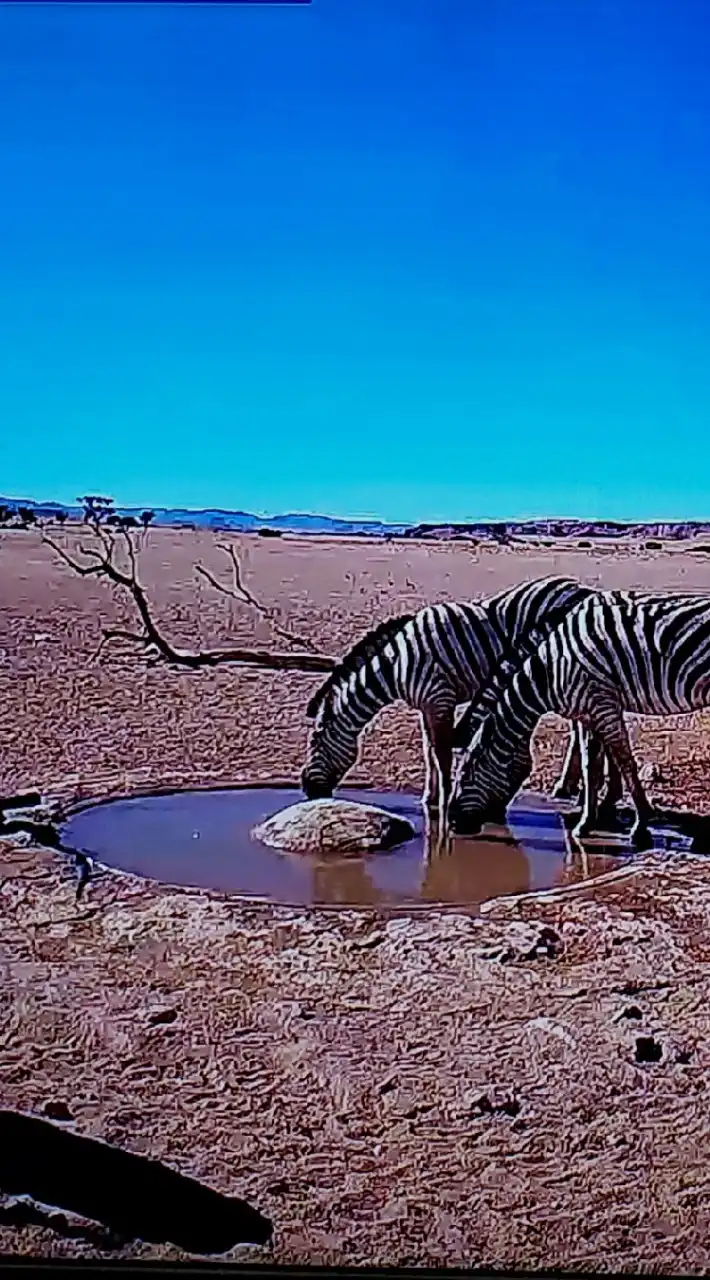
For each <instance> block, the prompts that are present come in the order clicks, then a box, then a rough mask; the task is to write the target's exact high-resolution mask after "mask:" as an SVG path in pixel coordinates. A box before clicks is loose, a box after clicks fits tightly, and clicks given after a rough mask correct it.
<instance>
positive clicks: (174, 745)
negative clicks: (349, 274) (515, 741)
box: [0, 529, 710, 1274]
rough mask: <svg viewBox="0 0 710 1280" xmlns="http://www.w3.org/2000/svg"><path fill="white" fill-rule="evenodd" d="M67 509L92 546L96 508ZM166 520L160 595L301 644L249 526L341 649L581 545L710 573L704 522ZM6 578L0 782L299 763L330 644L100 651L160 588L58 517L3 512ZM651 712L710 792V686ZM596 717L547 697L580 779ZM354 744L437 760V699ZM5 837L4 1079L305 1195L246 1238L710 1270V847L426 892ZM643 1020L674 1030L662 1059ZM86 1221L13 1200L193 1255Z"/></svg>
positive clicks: (150, 546) (280, 1190) (98, 1129)
mask: <svg viewBox="0 0 710 1280" xmlns="http://www.w3.org/2000/svg"><path fill="white" fill-rule="evenodd" d="M51 532H52V536H53V537H55V538H56V539H57V541H58V542H60V543H61V544H62V545H63V546H66V547H67V548H68V549H70V550H71V552H72V554H74V553H75V552H76V547H77V544H78V542H79V541H81V540H83V541H86V540H87V537H86V535H82V537H81V538H79V537H78V535H77V532H76V531H75V530H72V529H67V530H65V531H64V532H60V531H58V530H54V529H53V530H52V531H51ZM136 542H137V544H138V545H139V546H140V547H141V550H140V559H139V572H140V577H141V581H142V582H143V585H144V587H145V589H146V592H147V595H148V598H149V600H150V602H151V606H152V609H153V613H154V616H155V619H156V621H158V622H159V624H160V626H161V628H162V630H163V631H164V632H165V634H166V635H167V636H169V638H170V639H171V641H172V642H173V643H175V644H176V645H178V646H180V645H182V646H185V647H190V648H197V647H200V646H203V647H205V648H218V647H220V646H222V645H224V646H226V645H235V644H240V645H244V646H245V647H249V646H253V647H255V648H260V649H263V648H273V649H278V650H282V651H283V650H284V648H285V647H286V646H285V644H284V642H283V640H281V639H278V638H275V637H274V635H273V633H272V630H271V628H270V626H269V624H268V622H267V621H265V620H264V619H263V618H260V617H259V615H258V614H257V613H256V612H255V611H254V610H253V609H250V608H249V607H248V606H246V605H243V604H239V603H237V602H236V601H233V600H230V599H228V598H227V597H226V596H224V595H222V594H220V593H219V592H217V591H215V590H214V589H213V588H212V587H210V586H209V584H208V583H207V582H206V581H205V580H204V579H200V578H197V577H196V576H195V572H194V569H195V565H196V564H197V563H201V564H203V565H204V566H205V567H207V568H208V569H209V570H210V571H211V572H212V573H213V574H214V575H215V576H217V577H219V578H220V579H221V580H223V581H224V582H225V584H226V585H229V582H230V575H229V562H228V560H227V558H226V556H225V555H224V553H223V552H221V551H220V549H219V545H218V544H220V543H225V542H228V543H230V544H231V545H232V546H234V547H235V548H236V550H237V554H238V556H239V560H240V563H241V566H242V571H243V577H244V581H245V583H246V584H247V585H248V587H249V589H250V591H252V592H253V594H254V595H255V596H257V597H258V599H259V601H260V602H261V603H262V604H263V605H264V606H266V607H267V608H268V609H271V610H274V611H275V613H276V614H277V616H278V621H279V624H280V625H281V626H282V627H287V628H290V629H292V630H293V631H294V632H297V633H298V634H300V635H302V636H303V635H305V636H307V637H309V638H310V639H311V640H313V641H314V642H315V643H316V644H317V645H318V648H319V649H320V650H321V651H322V652H323V653H326V654H333V655H338V654H340V653H341V652H343V650H344V649H346V648H347V647H348V646H349V645H350V644H351V643H352V642H353V641H354V640H356V639H357V638H358V636H359V635H360V634H361V633H362V631H363V630H365V629H367V628H368V627H369V626H371V625H373V624H374V623H375V622H377V621H378V620H381V619H383V618H385V617H386V616H388V615H391V614H396V613H400V612H403V611H413V610H414V609H416V608H418V607H420V606H421V605H422V604H424V603H427V602H432V601H438V600H446V599H466V598H470V597H472V596H476V595H480V594H484V593H488V592H491V591H495V590H497V589H500V588H501V587H504V586H507V585H512V584H513V583H515V582H518V581H520V580H522V579H523V578H532V577H537V576H541V575H544V574H548V573H565V574H567V573H569V574H571V575H573V576H576V577H578V578H579V579H580V580H582V581H584V582H588V583H590V584H597V583H598V584H601V585H603V586H610V587H611V586H644V587H651V586H653V587H658V589H666V588H684V589H699V590H707V591H708V592H710V555H709V554H707V552H706V551H703V550H702V549H700V550H695V549H694V547H693V544H692V543H684V544H666V545H664V547H663V549H661V550H653V551H651V550H646V549H643V548H642V547H639V546H635V545H633V544H631V543H627V544H623V543H608V544H607V543H602V542H597V543H594V544H593V545H592V546H591V547H587V548H584V549H582V548H579V547H577V546H576V545H574V544H562V543H560V544H558V545H550V546H546V547H542V546H532V545H529V546H518V545H515V546H506V547H501V546H495V545H493V544H490V545H489V544H480V545H477V546H474V545H472V544H469V543H466V542H463V541H461V542H458V541H457V542H436V543H434V542H431V543H427V542H416V541H411V542H410V541H406V540H399V541H397V540H395V541H392V542H388V543H384V542H375V541H370V540H366V539H349V540H340V539H337V540H336V539H327V538H313V539H306V538H297V537H289V536H285V537H283V538H280V539H273V540H270V539H261V538H259V537H256V536H237V535H220V536H219V537H215V536H214V535H213V534H211V533H209V532H207V531H177V530H160V529H151V530H149V531H148V532H147V534H145V535H144V534H140V535H137V536H136ZM0 591H1V596H0V747H1V752H0V775H1V776H0V792H2V793H5V794H8V793H12V792H16V791H25V790H28V789H31V788H37V789H38V790H40V791H41V792H42V793H43V794H49V795H53V796H59V797H62V798H65V799H67V800H68V799H76V798H82V797H83V798H88V797H92V796H96V797H98V796H104V795H108V794H111V793H117V794H122V793H129V794H130V793H131V792H135V791H141V790H144V789H147V788H150V787H160V786H169V785H181V784H183V783H184V784H185V785H208V784H213V783H214V784H217V785H219V784H228V783H233V782H239V781H248V780H250V779H254V780H262V781H263V780H267V779H272V778H273V779H285V778H294V777H295V776H297V773H298V771H299V770H300V767H301V765H302V763H303V760H304V756H305V750H306V742H307V725H306V722H305V718H304V707H305V704H306V701H307V698H308V695H309V693H310V691H312V690H313V689H314V688H315V686H316V684H317V683H318V679H319V678H318V677H317V676H312V675H310V676H309V675H305V674H301V673H281V672H275V671H265V670H258V669H249V668H246V667H238V666H228V667H222V668H219V669H216V670H205V671H200V672H194V673H193V672H185V671H175V670H173V669H169V668H167V667H166V666H164V665H154V666H151V665H148V664H147V663H146V660H145V656H144V655H143V654H142V653H141V651H140V650H139V649H131V648H130V647H128V646H126V645H122V646H118V647H116V648H114V649H106V650H104V652H103V653H102V654H101V656H100V657H99V659H98V660H97V659H95V656H94V655H95V654H96V651H97V649H98V646H99V642H100V639H101V628H102V626H127V627H134V626H135V616H134V614H133V611H132V606H131V602H130V600H127V599H125V598H123V597H122V596H121V593H120V592H119V591H117V589H116V588H115V587H113V586H112V585H111V584H109V583H107V582H105V581H103V580H99V579H97V578H91V577H89V578H80V577H78V576H77V575H76V574H75V573H73V572H72V570H71V569H70V568H69V567H68V566H67V565H65V564H62V563H61V562H60V561H59V559H58V557H57V556H56V554H55V553H54V552H53V551H52V550H51V549H50V548H49V547H47V546H46V545H44V544H43V543H42V541H41V537H40V535H39V533H38V532H37V531H32V530H28V531H21V530H7V531H4V532H2V533H0ZM631 729H632V738H633V742H634V745H635V747H636V750H637V754H638V759H639V763H640V764H642V765H653V766H655V768H654V770H653V781H652V783H651V785H650V788H649V789H650V794H651V796H652V798H653V799H654V801H656V802H658V803H659V804H662V805H668V806H673V807H681V806H688V807H690V808H692V809H693V810H694V811H696V812H698V813H708V812H710V782H709V781H708V775H709V769H708V765H709V763H710V714H702V715H697V716H694V717H687V718H681V717H674V718H668V719H666V720H656V721H653V720H648V721H646V720H641V721H632V722H631ZM563 742H564V738H563V729H562V726H561V725H560V724H559V723H555V722H554V721H552V722H549V723H548V722H545V723H544V724H543V725H542V726H541V728H540V730H539V732H538V734H537V735H536V770H535V775H534V777H533V779H532V780H531V784H530V785H531V786H534V787H540V788H545V787H547V786H548V785H549V784H550V782H551V781H552V780H553V778H554V776H555V775H556V773H557V771H558V770H559V767H560V763H561V754H562V751H563ZM352 778H353V780H354V781H358V780H361V781H367V782H371V783H376V784H377V785H378V786H381V787H386V788H396V787H403V786H415V787H416V786H419V785H421V782H422V759H421V746H420V735H419V727H418V722H417V719H416V717H415V716H414V715H413V714H412V713H411V712H407V711H405V710H404V709H402V708H397V709H394V710H393V709H390V710H388V711H386V712H385V713H384V714H383V715H382V716H381V717H380V718H379V719H378V720H377V721H376V723H375V725H374V726H373V727H372V728H371V729H370V730H369V731H368V732H367V733H366V735H365V738H364V741H363V749H362V753H361V759H360V763H359V766H358V769H357V771H354V773H353V775H352ZM640 861H641V860H640ZM0 863H1V865H0V902H1V903H2V907H1V910H2V937H1V940H0V959H1V962H2V972H3V981H2V986H1V988H0V1017H1V1021H0V1082H1V1084H0V1097H1V1099H2V1105H3V1106H6V1107H17V1108H19V1109H22V1110H30V1111H34V1112H36V1113H38V1114H43V1113H44V1111H45V1108H46V1107H47V1105H48V1104H51V1103H55V1104H56V1103H57V1102H59V1103H62V1104H65V1105H66V1107H67V1108H68V1110H69V1112H70V1113H71V1116H72V1117H73V1120H74V1122H75V1125H76V1128H77V1131H79V1132H81V1133H86V1134H89V1135H94V1136H98V1137H103V1138H105V1139H107V1140H109V1141H114V1142H117V1143H120V1144H121V1145H123V1146H125V1147H127V1148H129V1149H131V1150H134V1151H137V1152H139V1153H144V1154H150V1155H153V1156H156V1157H158V1158H160V1159H163V1160H165V1161H166V1162H167V1163H169V1164H172V1165H173V1166H174V1167H175V1168H177V1169H179V1170H180V1171H181V1172H184V1173H188V1174H190V1175H192V1176H195V1177H199V1178H202V1179H204V1180H205V1181H206V1182H208V1183H210V1185H212V1186H214V1187H215V1188H217V1189H218V1190H221V1191H223V1192H226V1193H230V1194H234V1195H241V1196H244V1197H245V1198H246V1199H248V1200H249V1201H250V1202H251V1203H252V1204H254V1205H256V1207H258V1208H259V1209H260V1210H261V1211H262V1212H264V1213H265V1214H267V1215H268V1216H269V1217H270V1218H271V1219H272V1220H273V1223H274V1228H275V1235H274V1244H273V1248H272V1249H271V1250H270V1251H268V1252H266V1253H264V1252H262V1251H259V1250H254V1251H253V1252H252V1251H247V1253H246V1255H245V1254H244V1253H243V1252H240V1253H239V1254H238V1255H237V1256H239V1257H244V1256H248V1257H252V1256H253V1257H254V1258H255V1259H256V1258H260V1257H263V1258H264V1259H266V1258H272V1259H274V1260H278V1261H283V1262H288V1263H295V1262H314V1263H323V1262H327V1263H333V1264H338V1263H339V1264H346V1263H358V1264H362V1265H368V1264H375V1263H378V1264H396V1263H400V1264H402V1263H408V1262H409V1263H413V1264H420V1265H426V1264H436V1265H445V1264H450V1265H467V1264H469V1265H478V1266H503V1267H518V1268H540V1269H545V1270H546V1269H551V1268H574V1269H579V1270H585V1271H590V1270H600V1269H601V1270H644V1271H652V1272H665V1273H668V1272H674V1273H678V1272H684V1273H686V1274H687V1273H689V1272H693V1273H697V1274H701V1273H702V1274H705V1273H707V1272H708V1271H709V1270H710V1246H708V1243H707V1222H706V1217H707V1212H706V1208H705V1206H706V1204H707V1200H708V1190H709V1184H710V1170H709V1169H708V1166H707V1155H706V1153H707V1149H708V1142H709V1141H710V1109H709V1108H708V1105H707V1101H708V1097H707V1095H708V1067H709V1066H710V1044H709V1042H708V1035H709V1033H710V1018H709V1016H708V1013H707V1009H708V1007H710V1006H709V1003H708V1002H709V1000H710V972H709V971H708V970H706V969H705V964H706V962H707V959H708V956H709V955H710V942H709V941H708V938H709V934H708V929H709V926H710V864H709V865H708V866H707V867H706V865H705V863H704V861H703V860H702V859H690V858H685V857H680V856H677V857H669V858H660V857H650V858H648V859H646V860H644V863H643V869H642V871H641V872H640V874H639V875H638V876H637V877H635V878H633V879H630V880H627V881H619V882H611V883H607V884H605V885H600V886H599V887H598V890H597V891H596V892H594V893H586V894H585V895H584V896H583V897H582V898H580V899H574V898H571V899H564V898H562V899H559V900H557V901H555V900H552V901H548V902H545V903H542V902H539V901H538V902H536V901H534V900H531V901H529V902H527V903H523V904H521V905H520V906H518V907H506V906H505V905H502V906H501V907H500V909H497V910H493V911H492V912H490V913H488V914H487V915H485V916H484V917H482V918H476V917H471V916H467V915H465V914H463V913H459V914H457V913H453V914H451V913H448V914H444V913H437V912H435V911H426V912H425V913H417V914H416V915H415V916H412V918H411V919H410V918H407V917H404V918H402V917H398V918H397V919H388V918H386V917H385V916H383V915H382V914H379V913H378V912H376V911H374V910H371V911H366V912H348V911H342V912H325V911H319V910H304V909H299V910H294V909H290V908H285V907H269V906H255V905H245V904H243V903H240V902H239V901H237V900H235V899H229V898H225V897H222V896H220V895H218V894H210V893H207V892H196V891H189V890H176V889H163V888H161V887H160V886H158V885H156V884H154V883H152V882H145V881H138V880H135V879H133V878H131V877H124V876H114V875H108V876H105V877H101V878H100V879H98V880H97V881H96V883H95V884H90V886H89V888H88V890H87V893H86V895H85V897H84V898H83V900H82V901H81V902H80V903H78V904H77V903H76V902H75V886H74V882H73V880H72V877H71V875H70V874H69V869H68V868H67V867H66V866H65V865H64V862H63V861H62V859H61V858H59V857H58V856H57V855H54V854H51V853H50V852H48V851H46V850H44V851H43V850H39V849H34V848H32V847H31V846H24V847H22V846H17V845H13V844H11V843H9V842H4V843H0ZM544 927H548V928H550V929H552V930H553V931H554V936H555V937H556V939H557V942H556V943H555V945H554V946H553V947H552V950H551V951H550V950H549V948H548V949H546V948H545V946H543V945H542V944H540V945H538V944H539V942H540V938H541V936H542V935H541V931H542V930H543V928H544ZM545 936H549V935H545ZM164 1010H169V1011H170V1018H169V1019H166V1020H162V1019H161V1017H160V1014H161V1011H164ZM156 1015H157V1016H156ZM173 1015H174V1016H173ZM639 1037H646V1038H653V1039H654V1041H655V1042H656V1043H657V1044H658V1045H659V1046H660V1048H661V1054H660V1057H659V1059H658V1061H655V1062H647V1063H640V1062H638V1061H637V1058H636V1054H637V1041H638V1039H639ZM64 1226H65V1227H66V1229H64V1228H62V1229H61V1230H59V1229H54V1228H53V1227H52V1226H51V1225H49V1224H48V1223H46V1222H43V1221H42V1218H41V1215H39V1216H38V1220H37V1221H32V1222H30V1221H28V1222H27V1223H26V1224H24V1225H17V1210H16V1209H13V1208H12V1206H8V1205H3V1204H2V1203H0V1250H1V1251H2V1252H5V1253H13V1252H23V1253H29V1252H36V1253H40V1254H43V1255H46V1256H54V1257H58V1256H64V1257H74V1256H76V1257H79V1256H84V1257H85V1256H90V1255H91V1256H107V1257H108V1256H117V1255H118V1256H132V1257H143V1258H149V1257H154V1256H157V1254H159V1253H161V1254H162V1255H163V1256H166V1255H167V1256H175V1257H177V1256H180V1255H179V1254H178V1251H177V1250H173V1249H168V1248H165V1249H159V1248H158V1247H154V1246H148V1245H139V1244H134V1245H128V1246H123V1247H122V1248H121V1249H116V1248H114V1249H113V1250H112V1249H111V1248H110V1247H109V1246H110V1244H111V1242H110V1241H108V1240H102V1238H101V1237H100V1233H99V1234H97V1233H96V1231H92V1230H91V1229H90V1228H89V1227H88V1226H86V1227H85V1228H83V1227H81V1226H76V1225H75V1224H74V1225H72V1224H66V1223H65V1224H64ZM54 1227H55V1228H56V1227H57V1223H56V1222H55V1224H54Z"/></svg>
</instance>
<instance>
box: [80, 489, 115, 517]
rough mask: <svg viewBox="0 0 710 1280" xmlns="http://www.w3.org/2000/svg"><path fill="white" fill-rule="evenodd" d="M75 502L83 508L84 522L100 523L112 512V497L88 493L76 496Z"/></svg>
mask: <svg viewBox="0 0 710 1280" xmlns="http://www.w3.org/2000/svg"><path fill="white" fill-rule="evenodd" d="M77 502H79V503H81V506H82V507H83V508H84V524H94V525H96V524H101V523H102V522H103V521H105V520H106V519H107V517H108V516H110V515H112V514H113V498H104V497H101V495H100V494H97V493H93V494H92V493H88V494H86V496H85V497H83V498H77Z"/></svg>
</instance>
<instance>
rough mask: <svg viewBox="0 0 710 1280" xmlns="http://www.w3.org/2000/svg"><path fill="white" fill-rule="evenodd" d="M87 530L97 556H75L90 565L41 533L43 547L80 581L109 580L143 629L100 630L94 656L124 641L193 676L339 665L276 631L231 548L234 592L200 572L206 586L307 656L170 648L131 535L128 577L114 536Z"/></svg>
mask: <svg viewBox="0 0 710 1280" xmlns="http://www.w3.org/2000/svg"><path fill="white" fill-rule="evenodd" d="M88 523H89V524H90V527H91V529H92V530H93V532H94V534H95V535H96V537H97V538H98V540H99V542H100V543H101V550H99V549H98V548H96V547H84V546H80V547H79V551H80V553H81V555H83V556H84V557H85V558H86V560H88V561H89V562H90V563H88V564H86V563H85V564H82V563H81V562H80V561H79V560H75V559H74V557H73V556H71V555H69V553H68V551H66V550H65V548H64V547H62V546H60V545H59V543H57V542H55V540H54V539H53V538H52V537H50V535H49V534H48V533H46V532H45V531H43V532H42V541H43V542H45V543H46V544H47V546H49V547H51V549H52V550H53V551H54V552H55V553H56V555H58V556H59V557H60V559H61V560H63V561H64V563H65V564H66V565H68V566H69V568H70V569H72V570H73V571H74V573H77V574H79V576H80V577H82V578H89V577H94V578H97V577H103V578H107V579H108V580H109V581H110V582H112V583H113V584H114V585H115V586H117V587H120V588H121V589H122V590H124V591H126V592H127V593H128V594H129V595H130V596H131V599H132V600H133V603H134V605H135V608H136V610H137V612H138V616H139V618H140V621H141V624H142V630H141V631H140V632H137V631H129V630H126V629H125V628H123V627H104V628H103V631H102V636H103V638H102V641H101V644H100V645H99V648H98V650H97V652H96V654H95V655H94V656H95V657H98V655H99V653H100V652H101V651H102V649H103V648H104V646H105V645H106V644H108V643H110V642H111V641H113V640H126V641H128V642H129V643H131V644H135V645H140V646H142V647H143V648H144V649H146V650H152V651H153V654H154V659H155V661H158V662H160V661H163V662H167V663H169V664H171V665H173V666H178V667H188V668H190V669H191V670H197V669H199V668H202V667H217V666H223V665H224V664H225V663H239V664H242V665H244V666H251V667H264V668H266V669H268V670H272V671H304V672H326V673H327V672H329V671H331V670H332V668H333V667H334V666H335V665H336V662H337V659H336V658H331V657H328V656H326V655H325V654H322V653H317V652H314V651H313V646H312V644H311V643H310V642H309V641H304V640H303V639H302V638H301V637H299V636H292V635H291V634H290V633H289V632H288V631H286V630H284V628H282V627H278V626H277V625H275V624H274V623H273V620H272V619H271V618H270V617H269V613H268V610H266V609H265V608H264V606H263V605H261V604H260V603H259V601H257V600H256V599H255V597H254V596H253V595H252V594H251V592H249V591H248V590H247V589H246V588H245V587H244V586H243V584H242V582H241V576H240V572H239V563H238V560H237V557H236V555H235V554H233V549H232V548H227V550H228V551H229V553H230V558H231V560H232V565H233V568H234V582H235V586H234V590H233V591H230V590H229V589H228V588H225V587H224V586H223V585H222V584H220V583H218V582H217V581H216V580H215V579H214V578H213V577H212V575H211V574H210V573H209V572H208V571H207V570H206V569H203V568H202V567H201V566H198V568H199V570H200V571H201V573H202V576H203V577H205V578H206V579H207V580H208V582H210V583H211V584H212V585H213V586H215V587H216V588H217V589H218V590H219V591H222V592H223V593H226V594H227V595H234V596H235V598H238V599H242V600H244V601H245V602H246V603H248V604H250V605H252V606H253V607H254V608H256V609H257V610H258V612H259V613H260V614H261V616H262V617H265V618H267V619H268V620H269V621H270V622H271V624H272V626H274V630H276V631H278V634H279V635H281V636H282V637H285V638H287V639H288V640H290V641H291V642H295V643H298V644H301V645H302V646H307V647H308V648H309V649H310V650H311V652H309V653H279V652H269V651H268V650H263V649H241V648H240V649H204V650H192V649H178V648H176V647H175V645H173V644H171V643H170V641H169V640H167V639H166V637H165V636H164V635H163V634H162V632H161V631H160V629H159V628H158V626H157V624H156V623H155V622H154V620H153V617H152V615H151V611H150V606H149V604H148V599H147V597H146V594H145V590H144V588H143V587H142V586H141V584H140V582H139V580H138V571H137V558H136V552H135V547H134V545H133V542H132V539H131V533H130V530H129V529H121V530H120V534H121V540H122V542H123V544H124V546H125V550H126V554H127V557H128V565H129V571H128V572H126V571H125V570H124V569H123V568H121V567H120V565H119V564H117V563H116V552H117V543H116V538H115V536H114V534H113V533H112V532H111V531H110V530H109V529H107V528H106V527H105V526H104V525H102V524H100V522H99V521H98V520H89V521H88Z"/></svg>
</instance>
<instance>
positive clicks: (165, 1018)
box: [148, 1009, 178, 1027]
mask: <svg viewBox="0 0 710 1280" xmlns="http://www.w3.org/2000/svg"><path fill="white" fill-rule="evenodd" d="M177 1016H178V1015H177V1009H156V1010H155V1011H154V1013H150V1014H148V1021H149V1023H150V1024H151V1026H153V1027H161V1026H167V1025H169V1024H170V1023H171V1022H175V1020H176V1018H177Z"/></svg>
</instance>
